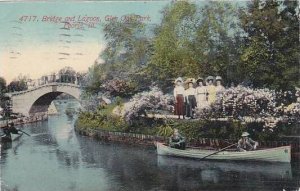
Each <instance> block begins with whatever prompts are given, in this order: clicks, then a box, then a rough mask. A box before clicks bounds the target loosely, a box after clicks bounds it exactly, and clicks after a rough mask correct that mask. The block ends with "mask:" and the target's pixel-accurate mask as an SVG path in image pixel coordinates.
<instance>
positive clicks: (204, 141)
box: [74, 126, 300, 161]
mask: <svg viewBox="0 0 300 191" xmlns="http://www.w3.org/2000/svg"><path fill="white" fill-rule="evenodd" d="M74 130H75V132H76V133H78V134H79V135H82V136H87V137H91V138H93V139H95V140H98V141H103V142H111V143H117V144H125V145H134V146H140V147H148V148H154V147H155V146H154V142H156V141H159V142H166V141H168V138H167V137H162V136H154V135H145V134H137V133H124V132H117V131H107V130H99V129H98V130H96V129H84V130H83V129H79V128H78V127H76V126H74ZM224 142H227V143H232V142H234V140H227V139H224V140H222V139H217V138H200V139H198V140H189V139H187V146H189V147H194V148H199V147H203V148H205V147H207V148H216V147H221V148H222V147H224ZM222 143H223V144H222ZM259 145H260V146H262V147H265V148H268V147H269V148H272V147H280V146H286V145H291V147H292V150H293V151H292V158H293V160H297V161H298V160H300V152H299V151H298V149H299V147H300V143H295V142H293V141H264V142H259Z"/></svg>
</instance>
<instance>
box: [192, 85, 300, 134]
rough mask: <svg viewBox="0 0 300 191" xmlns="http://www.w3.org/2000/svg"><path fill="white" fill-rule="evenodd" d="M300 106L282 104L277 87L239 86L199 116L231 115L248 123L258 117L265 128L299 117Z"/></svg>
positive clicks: (205, 117)
mask: <svg viewBox="0 0 300 191" xmlns="http://www.w3.org/2000/svg"><path fill="white" fill-rule="evenodd" d="M277 105H280V106H277ZM299 105H300V104H299V103H293V104H290V105H289V106H287V105H283V102H280V103H278V99H277V94H276V92H275V91H273V90H269V89H251V88H248V87H243V86H238V87H235V88H229V89H226V90H225V91H223V93H222V95H221V96H220V99H218V100H217V101H216V102H215V103H213V104H211V105H209V106H207V107H204V108H200V109H197V110H196V116H197V117H198V118H202V119H211V118H223V117H231V118H233V119H237V120H242V121H245V122H251V120H252V121H253V120H255V121H259V122H264V123H265V127H270V128H273V127H275V126H276V124H277V123H278V122H279V121H283V120H285V121H286V120H293V121H295V120H297V119H299V113H300V106H299ZM297 116H298V118H297Z"/></svg>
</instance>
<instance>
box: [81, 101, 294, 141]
mask: <svg viewBox="0 0 300 191" xmlns="http://www.w3.org/2000/svg"><path fill="white" fill-rule="evenodd" d="M115 107H116V105H115V104H111V105H108V106H104V107H99V108H98V109H97V110H96V112H81V113H80V114H79V117H78V120H77V122H76V128H77V129H78V130H81V131H89V130H104V131H117V132H124V133H140V134H145V135H157V136H164V137H168V136H170V135H171V134H172V132H173V129H174V128H177V129H179V131H180V132H181V133H182V134H183V135H184V136H186V137H187V138H189V139H190V140H198V139H200V138H219V139H231V140H237V139H239V137H240V135H241V134H242V132H243V131H248V132H249V133H250V134H251V137H252V138H254V139H255V140H258V141H270V140H278V139H279V137H280V136H282V135H292V134H293V135H295V134H298V133H299V128H297V124H285V123H279V124H278V126H277V127H276V128H272V129H271V128H270V129H266V128H264V126H263V125H264V124H263V123H259V122H252V123H241V122H239V121H231V120H229V121H210V120H177V119H155V118H145V117H138V118H136V119H135V120H134V121H132V122H130V123H129V122H126V121H125V120H124V119H123V118H122V117H120V116H118V115H115V114H113V112H112V111H113V109H114V108H115Z"/></svg>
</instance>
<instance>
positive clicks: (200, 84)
mask: <svg viewBox="0 0 300 191" xmlns="http://www.w3.org/2000/svg"><path fill="white" fill-rule="evenodd" d="M185 87H186V88H185ZM224 90H225V88H224V86H223V85H222V78H221V77H220V76H217V77H216V78H214V77H213V76H208V77H207V78H206V80H204V79H203V78H198V79H197V80H195V79H193V78H189V79H187V80H186V81H185V82H184V81H183V79H182V78H181V77H179V78H177V79H176V80H175V88H174V98H175V115H178V118H179V119H180V116H181V115H182V117H183V119H184V118H185V117H188V118H194V113H195V109H196V108H199V109H201V108H204V107H206V106H207V105H209V104H211V103H214V102H215V101H217V100H218V99H219V98H220V97H221V95H222V92H223V91H224Z"/></svg>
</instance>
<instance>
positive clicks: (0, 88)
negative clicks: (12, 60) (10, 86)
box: [0, 77, 6, 94]
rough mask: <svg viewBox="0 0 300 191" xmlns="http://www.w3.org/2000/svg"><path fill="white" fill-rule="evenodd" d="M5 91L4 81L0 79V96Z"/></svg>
mask: <svg viewBox="0 0 300 191" xmlns="http://www.w3.org/2000/svg"><path fill="white" fill-rule="evenodd" d="M5 91H6V80H5V79H4V78H3V77H0V94H2V93H4V92H5Z"/></svg>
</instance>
